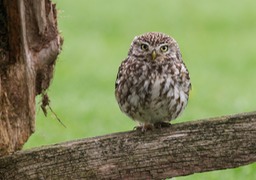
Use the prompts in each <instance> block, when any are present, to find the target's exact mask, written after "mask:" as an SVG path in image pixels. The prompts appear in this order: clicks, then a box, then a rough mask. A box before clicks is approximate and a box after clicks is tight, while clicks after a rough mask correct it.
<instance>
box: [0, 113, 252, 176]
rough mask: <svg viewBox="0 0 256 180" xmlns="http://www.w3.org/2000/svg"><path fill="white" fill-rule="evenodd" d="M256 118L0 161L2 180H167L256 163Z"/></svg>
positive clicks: (178, 127)
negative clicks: (168, 178)
mask: <svg viewBox="0 0 256 180" xmlns="http://www.w3.org/2000/svg"><path fill="white" fill-rule="evenodd" d="M255 139H256V113H245V114H238V115H230V116H223V117H218V118H211V119H204V120H200V121H194V122H187V123H180V124H174V125H172V126H171V127H170V128H163V129H160V130H154V131H148V132H145V133H142V132H140V131H130V132H123V133H116V134H110V135H106V136H100V137H93V138H87V139H82V140H76V141H70V142H66V143H61V144H56V145H51V146H45V147H41V148H36V149H32V150H26V151H20V152H16V153H15V154H13V155H9V156H6V157H2V158H0V177H3V179H14V180H15V179H164V178H167V177H175V176H184V175H189V174H193V173H199V172H205V171H213V170H220V169H226V168H235V167H238V166H242V165H247V164H250V163H252V162H255V161H256V148H255V147H256V141H255Z"/></svg>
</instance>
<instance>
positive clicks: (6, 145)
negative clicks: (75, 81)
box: [0, 0, 61, 156]
mask: <svg viewBox="0 0 256 180" xmlns="http://www.w3.org/2000/svg"><path fill="white" fill-rule="evenodd" d="M60 47H61V38H60V36H59V33H58V30H57V21H56V10H55V5H53V4H52V3H51V2H50V1H49V0H0V156H3V155H5V154H9V153H11V152H14V151H16V150H18V149H21V148H22V146H23V144H24V143H25V142H26V141H27V139H28V138H29V136H30V135H31V134H32V133H33V132H34V126H35V122H34V121H35V96H36V95H37V94H41V93H43V92H44V91H45V90H46V89H47V88H48V86H49V84H50V80H51V78H52V76H53V69H54V64H55V60H56V58H57V55H58V54H59V52H60Z"/></svg>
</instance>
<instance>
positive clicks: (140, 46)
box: [128, 32, 182, 62]
mask: <svg viewBox="0 0 256 180" xmlns="http://www.w3.org/2000/svg"><path fill="white" fill-rule="evenodd" d="M128 56H133V57H135V58H136V60H143V61H150V62H163V61H170V60H180V61H182V60H181V53H180V50H179V46H178V43H177V42H176V41H175V40H174V39H173V38H172V37H170V36H168V35H166V34H164V33H160V32H148V33H145V34H142V35H139V36H136V37H135V38H134V40H133V41H132V44H131V47H130V50H129V52H128Z"/></svg>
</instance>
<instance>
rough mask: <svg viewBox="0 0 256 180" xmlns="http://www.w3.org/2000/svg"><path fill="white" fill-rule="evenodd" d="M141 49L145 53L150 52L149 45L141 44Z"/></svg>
mask: <svg viewBox="0 0 256 180" xmlns="http://www.w3.org/2000/svg"><path fill="white" fill-rule="evenodd" d="M140 48H141V49H142V50H143V51H147V50H148V45H147V44H141V45H140Z"/></svg>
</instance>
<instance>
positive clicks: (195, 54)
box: [25, 0, 256, 180]
mask: <svg viewBox="0 0 256 180" xmlns="http://www.w3.org/2000/svg"><path fill="white" fill-rule="evenodd" d="M54 2H56V3H57V9H58V11H59V13H58V16H59V17H58V19H59V29H60V31H61V34H62V36H63V37H64V46H63V50H62V53H61V54H60V56H59V58H58V61H57V65H56V69H55V76H54V79H53V82H52V85H51V87H50V89H49V91H48V93H49V96H50V99H51V107H52V108H53V110H54V111H55V113H57V115H58V116H59V118H60V119H61V120H62V121H63V123H64V124H65V125H66V126H67V128H64V127H63V126H61V124H59V123H58V121H57V120H56V119H55V118H54V116H53V115H52V113H50V111H49V116H48V117H47V118H46V117H44V116H43V113H42V111H41V110H40V108H39V105H38V107H37V119H36V132H35V133H34V134H33V135H32V136H31V138H30V139H29V141H28V142H27V144H26V145H25V148H26V149H28V148H31V147H36V146H41V145H47V144H53V143H58V142H62V141H67V140H73V139H78V138H86V137H92V136H99V135H104V134H110V133H113V132H120V131H128V130H131V129H133V127H134V126H135V125H136V123H135V122H133V121H131V120H130V119H129V118H128V117H126V116H125V115H124V114H122V113H121V111H120V110H119V108H118V105H117V103H116V101H115V97H114V82H115V78H116V73H117V69H118V67H119V65H120V63H121V61H122V60H123V59H124V58H125V57H126V56H127V52H128V48H129V46H130V43H131V41H132V40H133V38H134V36H135V35H138V34H142V33H144V32H148V31H161V32H164V33H167V34H169V35H171V36H173V37H174V38H175V39H176V40H177V41H178V43H179V45H180V49H181V52H182V54H183V59H184V61H185V63H186V65H187V67H188V69H189V72H190V76H191V81H192V86H193V90H192V93H191V98H190V100H189V104H188V107H187V108H186V110H185V112H184V113H183V115H182V116H181V117H180V118H178V119H177V120H176V121H174V123H180V122H183V121H191V120H196V119H202V118H208V117H213V116H221V115H226V114H233V113H240V112H247V111H254V110H255V102H256V96H255V92H256V80H255V76H256V71H255V67H256V1H254V0H244V1H231V0H215V1H205V0H197V1H188V0H187V1H185V0H169V1H167V0H155V1H153V0H152V1H146V0H141V1H138V0H130V1H121V0H108V1H103V0H101V1H100V0H94V1H89V0H76V1H71V0H55V1H54ZM37 102H38V103H39V102H40V97H38V98H37ZM205 133H207V132H205ZM255 168H256V164H253V165H250V166H245V167H241V168H237V169H232V170H224V171H215V172H209V173H202V174H196V175H192V176H187V177H179V178H176V179H205V178H207V179H208V180H211V179H219V178H221V179H256V173H255Z"/></svg>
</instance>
